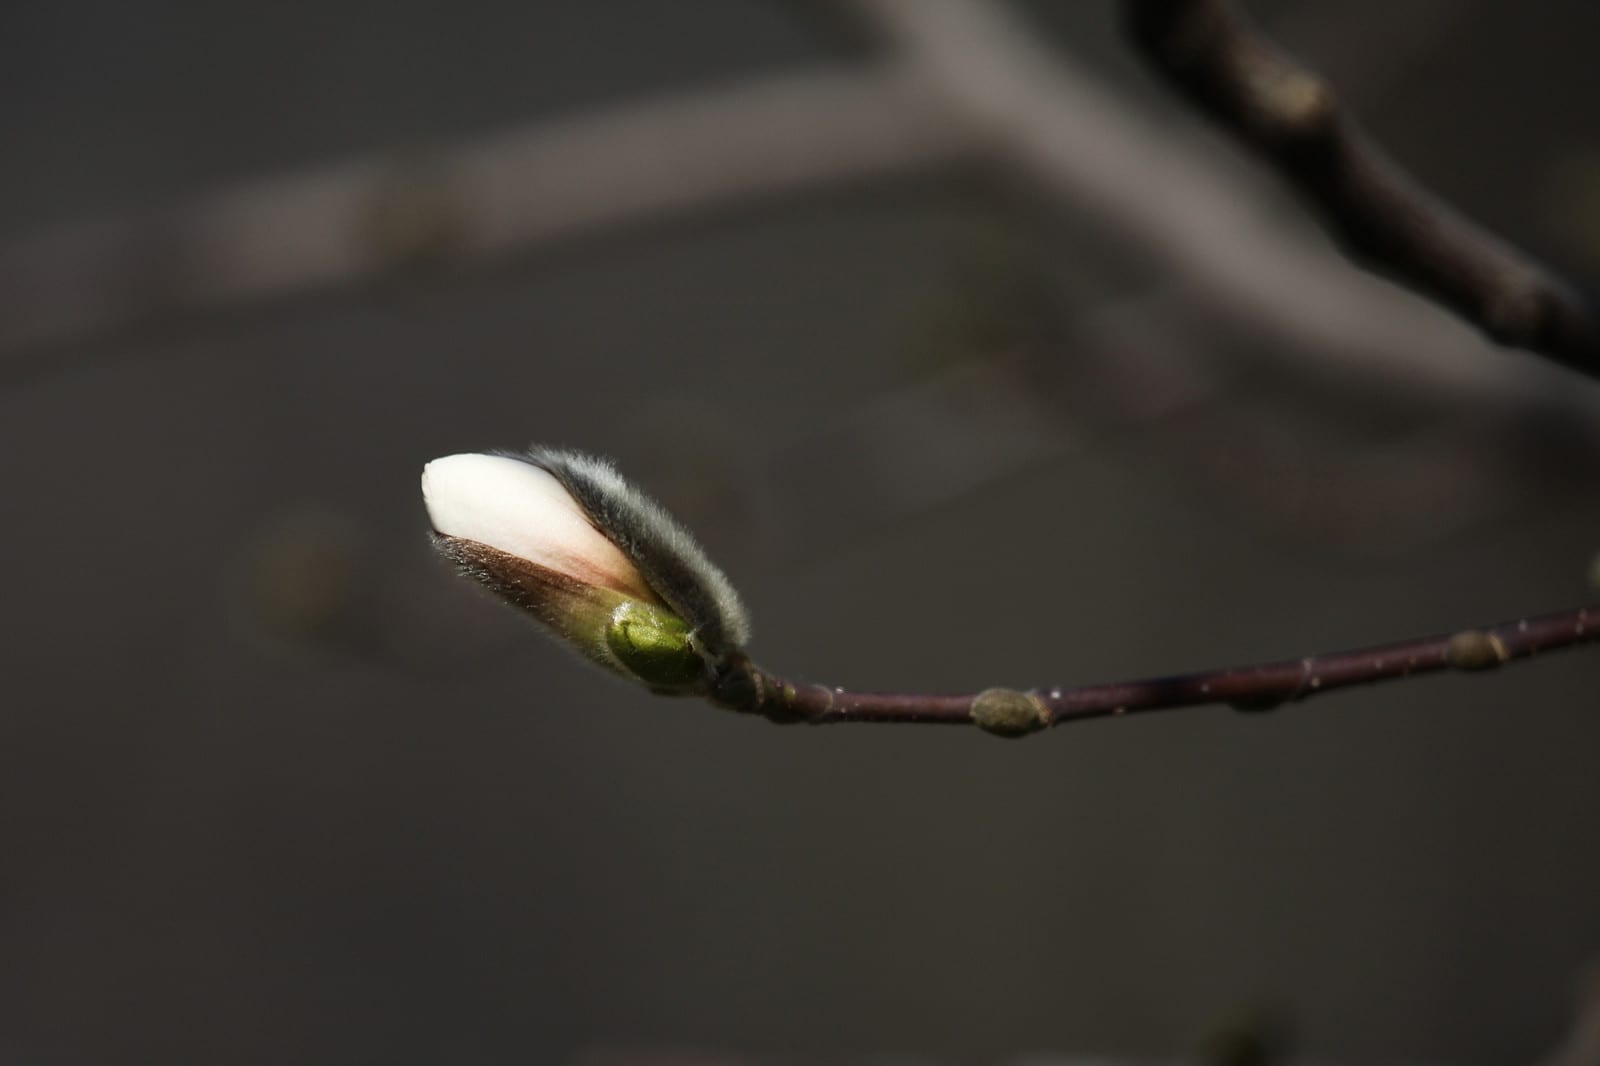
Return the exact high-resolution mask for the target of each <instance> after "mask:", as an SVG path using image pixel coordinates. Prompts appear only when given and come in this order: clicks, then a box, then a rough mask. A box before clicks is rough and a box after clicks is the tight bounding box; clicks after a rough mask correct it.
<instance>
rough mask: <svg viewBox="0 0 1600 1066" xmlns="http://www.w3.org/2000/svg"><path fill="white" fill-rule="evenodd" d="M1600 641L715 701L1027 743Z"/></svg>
mask: <svg viewBox="0 0 1600 1066" xmlns="http://www.w3.org/2000/svg"><path fill="white" fill-rule="evenodd" d="M1596 640H1600V605H1596V606H1590V607H1578V608H1573V609H1571V610H1566V611H1561V612H1558V613H1555V614H1548V615H1542V616H1539V617H1532V618H1523V619H1518V620H1516V621H1511V622H1502V623H1499V624H1497V625H1491V626H1483V627H1481V628H1476V629H1465V630H1460V631H1457V632H1455V633H1449V634H1444V635H1440V636H1432V637H1422V638H1418V639H1414V640H1403V641H1397V642H1395V643H1392V644H1383V645H1379V646H1377V647H1370V648H1361V649H1358V650H1355V651H1342V652H1331V653H1326V654H1320V655H1308V656H1306V657H1304V658H1300V659H1287V660H1284V661H1282V662H1272V663H1262V664H1258V665H1255V666H1242V667H1233V668H1229V669H1220V670H1202V671H1200V672H1198V673H1192V674H1180V675H1176V676H1172V677H1157V678H1145V679H1141V680H1137V681H1123V682H1111V683H1103V684H1092V685H1082V686H1078V687H1072V688H1050V689H1031V690H1029V691H1026V692H1022V691H1017V690H1013V689H999V688H995V689H988V690H986V691H984V692H980V693H976V694H972V695H960V696H936V695H918V694H912V693H870V692H849V691H846V690H844V689H842V688H829V687H827V686H823V685H814V684H802V683H796V682H791V681H787V680H785V679H783V678H781V677H777V676H775V675H772V674H769V673H767V672H766V671H764V670H762V669H761V668H760V667H758V666H756V665H755V664H754V663H752V662H750V661H749V660H745V659H741V660H738V661H737V662H736V663H734V664H733V665H732V666H731V667H730V668H729V669H728V670H726V671H725V672H724V674H723V675H722V677H721V679H720V681H719V683H718V685H717V688H716V690H715V692H714V693H713V695H712V699H713V700H714V701H715V702H717V703H720V704H722V705H724V706H726V707H730V708H732V709H734V710H737V711H742V712H745V713H749V714H758V715H761V716H763V717H766V718H768V719H771V720H772V721H774V722H780V723H789V722H803V723H808V724H813V725H825V724H829V723H833V722H922V723H934V724H947V725H977V726H978V727H980V728H982V729H985V730H987V731H989V732H991V733H995V734H998V735H1002V736H1025V735H1026V734H1028V733H1033V732H1037V731H1039V730H1041V729H1046V728H1048V727H1050V726H1055V725H1061V724H1063V723H1066V722H1076V721H1080V720H1082V719H1086V718H1102V717H1108V716H1117V715H1124V714H1134V713H1137V712H1140V711H1160V710H1168V709H1175V708H1179V707H1197V706H1202V705H1205V704H1214V703H1225V704H1230V705H1232V706H1233V707H1234V708H1236V709H1238V710H1244V711H1264V710H1270V709H1271V708H1273V707H1276V706H1277V705H1279V704H1281V703H1286V702H1291V701H1299V700H1305V699H1309V698H1310V697H1312V696H1316V695H1320V694H1322V693H1324V692H1331V691H1333V690H1334V689H1339V688H1347V687H1349V686H1351V685H1369V684H1376V683H1378V682H1383V681H1398V680H1400V679H1402V678H1407V677H1416V676H1420V675H1422V674H1429V673H1435V672H1438V671H1441V670H1461V671H1480V670H1490V669H1494V668H1496V667H1498V666H1501V665H1502V664H1505V663H1509V662H1514V661H1516V660H1519V659H1527V658H1531V657H1532V656H1534V655H1537V654H1539V653H1541V652H1547V651H1555V650H1557V649H1560V648H1567V647H1573V646H1575V645H1579V644H1585V643H1591V642H1594V641H1596Z"/></svg>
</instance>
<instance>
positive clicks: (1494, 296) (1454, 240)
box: [1124, 0, 1600, 375]
mask: <svg viewBox="0 0 1600 1066" xmlns="http://www.w3.org/2000/svg"><path fill="white" fill-rule="evenodd" d="M1124 13H1125V16H1126V20H1127V24H1128V27H1129V30H1130V32H1131V35H1132V37H1133V39H1134V40H1135V41H1136V42H1138V44H1139V45H1140V46H1141V47H1142V49H1143V50H1144V53H1145V55H1146V56H1147V57H1148V58H1149V59H1150V60H1151V61H1152V62H1153V63H1154V64H1155V66H1156V67H1157V69H1159V70H1160V71H1161V73H1163V74H1164V75H1165V76H1166V77H1167V78H1168V79H1169V80H1170V81H1171V82H1172V83H1173V84H1174V85H1176V86H1177V88H1178V89H1179V90H1180V91H1181V92H1182V93H1183V94H1184V95H1185V96H1187V97H1188V98H1190V99H1191V100H1192V101H1194V102H1195V103H1196V104H1198V105H1199V106H1200V107H1201V108H1203V109H1204V110H1205V111H1207V112H1208V113H1209V114H1211V115H1212V117H1214V118H1216V119H1217V120H1219V121H1220V122H1221V123H1222V124H1223V125H1224V126H1226V127H1227V128H1228V129H1229V130H1230V131H1231V132H1233V133H1234V134H1236V135H1237V136H1238V137H1240V138H1241V139H1242V140H1244V141H1245V142H1246V143H1247V144H1249V145H1250V146H1251V147H1252V148H1254V149H1255V150H1256V151H1258V152H1259V153H1261V154H1262V155H1263V156H1265V157H1266V158H1267V159H1268V160H1269V161H1270V162H1271V163H1272V165H1273V166H1275V167H1276V168H1277V169H1278V170H1279V172H1281V173H1282V174H1283V176H1284V177H1285V178H1287V179H1288V180H1289V181H1290V182H1291V183H1292V184H1293V185H1294V186H1295V188H1296V189H1297V190H1298V191H1299V192H1300V193H1301V194H1302V195H1303V196H1304V197H1305V198H1306V199H1307V200H1309V201H1310V202H1311V203H1312V204H1313V205H1314V206H1315V207H1316V209H1317V210H1318V211H1319V212H1320V213H1321V215H1322V216H1323V218H1324V219H1325V221H1326V222H1327V223H1328V224H1329V225H1330V226H1331V227H1332V228H1333V230H1334V231H1335V233H1337V234H1338V235H1339V236H1340V237H1341V238H1342V239H1343V240H1344V241H1345V242H1346V244H1347V245H1348V246H1349V248H1350V249H1351V251H1352V252H1353V253H1354V254H1355V255H1356V256H1358V257H1360V258H1364V259H1366V260H1367V261H1368V262H1370V263H1373V264H1375V265H1377V266H1380V267H1383V268H1386V269H1387V270H1389V271H1392V272H1393V273H1394V274H1395V275H1396V276H1398V277H1399V278H1401V279H1402V280H1404V281H1406V282H1408V283H1410V284H1412V285H1414V286H1416V287H1417V288H1418V289H1420V290H1422V291H1423V292H1425V293H1427V294H1428V295H1430V296H1432V297H1433V298H1435V299H1437V300H1438V301H1439V302H1441V303H1443V304H1444V305H1446V306H1448V307H1450V308H1452V309H1453V310H1455V311H1456V312H1458V313H1459V314H1461V315H1462V316H1463V317H1465V318H1466V319H1468V320H1469V321H1471V322H1473V323H1475V324H1476V325H1477V326H1479V327H1480V328H1481V329H1483V331H1484V332H1485V333H1487V334H1488V335H1489V336H1490V337H1492V338H1494V339H1495V340H1497V341H1500V342H1501V343H1504V344H1509V345H1512V346H1515V347H1519V348H1524V349H1527V350H1529V351H1534V352H1538V353H1540V354H1542V355H1546V356H1550V357H1551V358H1554V359H1556V360H1558V361H1560V362H1562V363H1565V364H1566V365H1568V366H1571V367H1574V368H1575V369H1578V370H1581V371H1583V372H1584V373H1587V374H1591V375H1600V317H1597V314H1596V311H1595V308H1594V307H1593V306H1592V305H1591V304H1590V303H1589V302H1588V301H1586V300H1585V299H1584V298H1583V297H1582V296H1581V295H1579V294H1578V293H1577V292H1576V291H1575V290H1574V289H1573V288H1572V287H1571V286H1570V285H1569V284H1568V283H1567V282H1565V281H1563V280H1562V279H1561V278H1559V277H1557V276H1556V275H1555V274H1554V273H1553V272H1551V271H1550V270H1549V269H1547V268H1546V267H1544V266H1542V265H1541V264H1539V263H1537V262H1535V261H1534V260H1533V259H1532V258H1530V257H1529V256H1527V255H1526V254H1524V253H1523V252H1521V251H1519V250H1518V249H1516V248H1513V247H1512V246H1511V245H1509V244H1507V243H1506V242H1505V241H1503V240H1501V239H1500V238H1498V237H1496V236H1495V235H1493V234H1491V233H1489V232H1488V231H1487V230H1485V229H1484V228H1482V227H1481V226H1479V225H1478V224H1477V223H1475V222H1473V221H1472V220H1470V219H1468V218H1466V217H1465V216H1463V215H1461V214H1459V213H1458V212H1457V211H1455V210H1454V209H1452V208H1451V207H1449V206H1448V205H1446V204H1445V203H1444V202H1442V201H1441V200H1440V199H1439V198H1438V197H1437V196H1436V195H1434V194H1433V193H1432V192H1430V191H1429V190H1428V189H1427V188H1425V187H1424V186H1423V185H1421V184H1420V183H1419V182H1418V181H1416V180H1415V179H1414V178H1412V176H1411V175H1409V174H1408V173H1406V171H1405V170H1403V169H1402V168H1401V167H1400V166H1399V165H1398V164H1397V163H1396V162H1395V161H1394V160H1392V159H1391V158H1389V156H1388V155H1387V154H1385V153H1384V151H1383V150H1382V149H1381V148H1380V147H1378V145H1377V144H1375V143H1374V142H1373V141H1372V139H1371V138H1370V137H1368V136H1367V135H1366V133H1365V132H1364V131H1363V130H1362V129H1361V128H1360V127H1359V126H1358V125H1357V124H1356V122H1355V121H1354V120H1353V119H1352V118H1351V117H1350V116H1349V115H1347V114H1346V113H1345V112H1344V110H1343V109H1342V108H1341V107H1340V105H1339V102H1338V100H1337V99H1336V97H1335V96H1334V93H1333V90H1332V89H1331V88H1330V87H1329V85H1328V84H1327V83H1326V82H1325V81H1323V80H1322V78H1320V77H1319V76H1318V75H1316V74H1314V73H1313V72H1311V71H1310V70H1308V69H1306V67H1304V66H1303V65H1302V64H1301V63H1299V62H1298V61H1297V60H1296V59H1294V57H1292V56H1290V55H1288V54H1286V53H1285V52H1283V51H1282V50H1281V49H1279V48H1278V47H1277V46H1276V45H1275V44H1274V43H1273V42H1272V41H1271V40H1269V39H1268V38H1267V37H1266V36H1265V35H1264V34H1262V33H1261V32H1260V31H1259V30H1258V29H1257V28H1256V26H1255V25H1254V24H1252V23H1251V22H1250V21H1249V19H1248V18H1247V17H1246V16H1245V15H1244V14H1243V12H1242V11H1241V10H1240V9H1239V6H1238V5H1237V4H1236V3H1234V2H1233V0H1127V3H1126V5H1125V8H1124Z"/></svg>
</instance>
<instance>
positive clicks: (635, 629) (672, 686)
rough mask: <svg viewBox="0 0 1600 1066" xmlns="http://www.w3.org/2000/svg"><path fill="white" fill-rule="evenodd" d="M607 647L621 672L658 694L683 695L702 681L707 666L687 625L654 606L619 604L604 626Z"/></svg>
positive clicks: (634, 603) (635, 603) (635, 602)
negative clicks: (672, 693) (659, 692)
mask: <svg viewBox="0 0 1600 1066" xmlns="http://www.w3.org/2000/svg"><path fill="white" fill-rule="evenodd" d="M606 647H608V648H610V649H611V654H612V655H614V656H616V659H617V662H619V663H620V664H622V666H623V668H624V669H626V670H627V671H628V672H629V673H630V674H632V675H633V676H634V677H636V678H638V679H639V680H640V681H643V682H644V683H645V684H646V685H649V686H650V687H651V688H653V689H655V690H657V691H664V692H684V691H688V690H691V689H694V688H697V687H699V686H700V685H701V684H703V683H704V681H705V677H706V663H705V660H704V659H702V658H701V657H700V654H699V652H697V651H696V650H695V647H694V642H693V640H692V639H691V636H690V631H689V625H688V623H687V622H685V621H684V620H683V619H681V618H679V617H678V616H677V615H675V614H673V613H672V612H671V611H667V610H664V609H662V608H660V607H657V606H655V605H653V604H649V603H643V602H640V601H639V600H626V601H624V602H623V603H621V604H618V605H617V609H616V610H615V611H613V612H612V613H611V621H610V623H609V624H608V625H607V626H606Z"/></svg>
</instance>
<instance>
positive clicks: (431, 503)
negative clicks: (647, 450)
mask: <svg viewBox="0 0 1600 1066" xmlns="http://www.w3.org/2000/svg"><path fill="white" fill-rule="evenodd" d="M422 496H423V501H424V503H426V505H427V508H428V516H429V518H430V519H431V521H432V523H433V528H434V532H435V543H436V545H437V546H438V548H439V550H440V552H441V553H442V554H444V555H445V556H446V557H447V558H449V559H450V560H451V561H453V562H454V563H456V565H457V566H459V567H460V568H461V571H462V572H463V573H464V574H466V575H468V576H469V577H472V578H474V579H476V580H477V581H478V582H480V583H481V584H483V585H484V586H485V587H487V588H489V589H490V590H492V591H493V592H495V593H497V594H499V595H500V596H501V597H503V598H504V599H506V600H508V601H510V602H511V603H513V604H515V605H517V606H518V607H521V608H523V609H524V610H526V611H528V612H529V613H531V614H533V615H534V616H535V617H536V618H538V619H539V620H540V621H541V622H543V623H544V624H545V625H546V626H548V627H549V629H550V630H551V632H553V633H554V634H555V635H557V636H559V637H561V638H562V639H563V640H564V641H565V642H566V643H567V644H568V645H569V646H571V647H573V648H574V649H576V650H577V651H578V652H579V653H580V654H582V655H584V656H585V657H586V658H588V659H590V660H591V661H592V662H595V663H597V664H599V665H600V666H603V667H605V668H606V669H608V670H611V671H613V672H615V673H618V674H621V675H622V676H624V677H627V678H630V679H631V680H635V681H639V682H641V683H643V684H645V685H647V686H649V687H650V688H652V689H654V690H656V691H658V692H670V693H679V692H683V693H687V692H703V691H705V689H706V688H707V686H708V685H709V684H710V681H711V679H712V677H713V676H714V674H715V672H716V670H717V668H718V667H719V666H720V665H721V664H722V663H723V662H724V661H725V660H726V659H727V658H728V657H729V656H731V655H733V654H735V653H737V652H738V651H739V649H740V646H741V645H742V644H743V642H744V641H745V640H746V639H748V633H749V627H748V623H747V622H746V621H745V617H744V612H743V608H742V607H740V605H739V602H738V598H737V596H736V595H735V594H734V592H733V589H732V586H731V585H730V584H729V583H728V579H727V578H726V577H725V576H723V574H722V572H721V571H720V570H718V569H717V568H716V567H715V566H714V565H713V564H712V563H711V561H710V560H709V559H707V558H706V556H705V553H704V552H703V551H701V549H700V547H699V545H698V544H696V543H695V542H694V539H693V538H692V537H691V536H690V535H689V533H688V532H687V531H686V530H685V529H684V528H683V527H682V526H680V525H679V524H678V523H677V522H676V521H675V520H674V519H673V518H672V517H671V516H670V515H668V514H667V513H666V511H665V510H663V509H662V508H661V507H660V505H658V504H656V503H655V502H654V501H652V500H650V499H649V498H648V497H646V496H645V495H644V494H643V493H641V492H640V491H639V490H638V489H637V488H635V487H633V486H632V485H630V484H629V483H628V482H626V481H625V480H624V479H623V478H622V476H621V475H620V474H618V473H617V472H616V471H615V470H614V469H613V468H612V467H611V466H610V465H609V464H607V463H606V462H604V461H603V460H599V459H595V458H592V457H590V456H585V455H581V454H579V453H576V452H569V451H563V450H558V449H551V448H535V449H533V450H531V451H530V452H528V453H527V454H526V455H521V456H512V455H480V454H466V455H451V456H446V457H445V458H443V459H435V460H434V461H433V462H431V463H428V464H427V465H426V466H425V467H424V468H423V471H422Z"/></svg>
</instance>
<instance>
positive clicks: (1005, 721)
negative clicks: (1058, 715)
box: [972, 688, 1050, 737]
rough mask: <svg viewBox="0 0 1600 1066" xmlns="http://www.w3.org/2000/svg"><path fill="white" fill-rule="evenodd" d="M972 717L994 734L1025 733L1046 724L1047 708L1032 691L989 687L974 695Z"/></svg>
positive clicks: (1047, 720) (983, 728)
mask: <svg viewBox="0 0 1600 1066" xmlns="http://www.w3.org/2000/svg"><path fill="white" fill-rule="evenodd" d="M972 721H973V722H974V723H975V724H976V725H977V727H978V728H979V729H982V730H983V731H984V732H986V733H993V734H994V735H995V736H997V737H1025V736H1027V735H1028V734H1029V733H1037V732H1038V731H1039V730H1041V729H1043V728H1044V727H1045V726H1047V725H1049V724H1050V712H1049V711H1048V710H1046V709H1045V705H1044V704H1043V703H1042V702H1041V701H1040V700H1039V697H1038V696H1035V695H1033V694H1032V693H1029V692H1018V691H1017V690H1015V689H1009V688H991V689H985V690H984V691H982V692H980V693H978V694H977V695H976V696H975V697H973V700H972Z"/></svg>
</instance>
